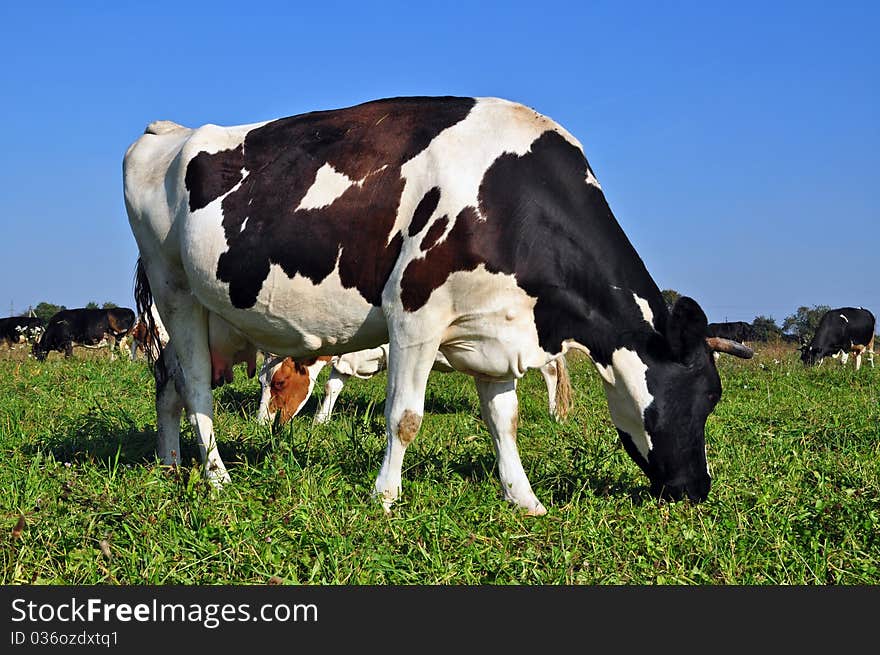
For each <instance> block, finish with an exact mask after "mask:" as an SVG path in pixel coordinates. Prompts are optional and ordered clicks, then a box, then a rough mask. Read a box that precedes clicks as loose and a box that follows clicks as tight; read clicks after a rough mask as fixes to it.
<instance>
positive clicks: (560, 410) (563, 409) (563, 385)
mask: <svg viewBox="0 0 880 655" xmlns="http://www.w3.org/2000/svg"><path fill="white" fill-rule="evenodd" d="M570 411H571V378H570V377H569V375H568V363H567V362H566V361H565V355H562V356H560V357H557V358H556V420H558V421H564V420H565V419H566V417H567V416H568V413H569V412H570Z"/></svg>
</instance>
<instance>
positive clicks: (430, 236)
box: [419, 215, 449, 250]
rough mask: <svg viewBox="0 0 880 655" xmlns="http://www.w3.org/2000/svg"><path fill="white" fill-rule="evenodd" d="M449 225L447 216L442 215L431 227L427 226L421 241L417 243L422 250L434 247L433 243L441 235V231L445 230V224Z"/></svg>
mask: <svg viewBox="0 0 880 655" xmlns="http://www.w3.org/2000/svg"><path fill="white" fill-rule="evenodd" d="M447 225H449V217H448V216H446V215H444V216H441V217H440V218H438V219H437V220H436V221H434V223H433V224H432V225H431V227H429V228H428V231H427V232H425V236H424V237H422V242H421V243H420V244H419V247H420V248H421V249H422V250H430V249H431V248H433V247H434V244H436V243H437V241H439V240H440V237H442V236H443V233H444V232H446V226H447Z"/></svg>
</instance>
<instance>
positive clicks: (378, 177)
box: [125, 97, 629, 356]
mask: <svg viewBox="0 0 880 655" xmlns="http://www.w3.org/2000/svg"><path fill="white" fill-rule="evenodd" d="M153 132H161V133H150V132H149V128H148V133H147V134H145V135H144V136H142V137H141V138H140V139H139V140H138V142H136V143H135V144H134V145H133V146H132V147H131V148H130V149H129V152H128V153H127V154H126V161H125V190H126V203H127V206H128V208H129V216H130V220H131V223H132V229H133V231H134V233H135V236H136V238H137V240H138V245H139V249H140V250H141V253H142V255H144V256H145V260H146V263H147V267H148V269H149V268H150V266H151V264H150V260H151V258H157V257H158V258H159V259H161V260H162V262H163V264H162V265H161V266H154V267H153V268H155V269H157V271H150V270H148V275H149V276H150V277H151V279H152V277H154V276H158V275H166V276H171V277H176V278H177V281H178V282H179V281H182V280H184V279H185V283H186V285H188V286H189V287H190V288H191V289H192V291H193V293H194V294H195V296H196V297H197V298H198V299H199V301H200V302H201V303H202V304H203V305H204V306H205V307H207V308H208V309H209V310H210V311H211V312H213V313H214V314H215V315H217V316H219V317H222V318H223V320H225V321H227V322H228V323H229V324H231V325H232V326H233V327H234V328H235V329H237V330H239V331H240V332H242V333H244V334H246V335H248V338H249V339H250V340H251V341H252V342H253V343H254V344H255V345H256V346H257V347H259V348H261V349H264V350H268V351H272V352H279V353H289V354H292V355H294V356H305V355H309V354H316V353H341V352H350V351H353V350H360V349H363V348H367V347H372V346H376V345H378V344H380V343H383V342H385V341H387V340H388V337H387V327H386V323H385V317H384V316H383V314H382V312H381V310H380V309H379V308H380V306H381V305H382V304H383V302H386V301H387V300H388V299H389V298H394V299H399V300H400V303H401V304H402V305H403V308H404V309H405V311H408V312H411V313H414V312H417V311H419V310H420V309H422V308H423V307H424V306H425V305H426V304H427V302H428V299H429V298H431V297H432V296H434V295H437V296H439V297H442V296H443V289H442V287H443V285H444V284H446V283H447V282H449V284H453V285H458V287H461V286H465V287H466V289H465V291H467V293H460V292H459V290H458V289H457V290H456V292H455V294H454V295H455V297H456V298H458V299H459V301H461V300H462V299H468V298H470V299H472V300H473V302H474V304H475V306H473V307H468V308H465V309H464V314H466V315H467V316H472V315H473V316H476V315H477V314H479V313H480V312H481V311H483V310H482V308H481V306H482V304H483V303H485V302H489V303H490V304H493V307H491V308H490V313H495V314H497V315H498V318H499V321H498V324H499V325H502V326H504V325H505V321H506V320H507V319H505V318H504V316H505V314H504V311H503V309H504V308H503V307H502V306H501V305H502V304H503V302H505V301H506V300H510V299H511V296H512V295H516V294H518V293H519V294H520V295H522V294H521V293H520V291H521V290H520V291H517V290H516V289H515V287H517V286H518V284H519V283H518V282H517V281H515V279H514V277H515V276H518V277H520V278H521V279H523V280H525V281H526V282H531V283H533V284H534V285H536V287H535V288H536V289H537V288H538V287H540V286H541V285H543V287H544V288H546V289H553V288H556V287H557V286H559V285H558V281H557V280H556V279H546V278H547V273H548V271H547V270H544V269H547V268H548V266H549V268H550V269H551V270H549V273H550V276H551V277H553V276H559V275H562V276H564V275H566V273H567V272H566V271H561V270H553V269H554V267H555V268H556V269H562V268H563V267H565V266H566V265H569V266H573V263H572V262H568V260H569V259H571V258H569V257H565V256H563V257H560V256H559V253H558V252H547V250H546V248H550V250H553V249H554V248H555V247H556V246H557V245H558V242H557V241H556V240H554V239H550V238H546V235H547V234H552V232H553V230H554V227H555V226H553V225H548V226H546V230H545V232H546V234H545V233H541V234H524V233H522V229H523V227H522V225H516V224H515V223H514V222H513V221H510V222H509V223H505V221H507V218H509V215H510V214H511V213H514V212H516V211H517V210H518V207H519V206H522V205H524V204H525V205H528V204H529V203H533V204H534V203H540V202H543V201H544V198H541V197H540V194H538V195H533V196H531V197H529V195H528V194H529V193H531V192H532V191H533V190H535V189H537V190H539V191H540V187H541V185H542V184H543V183H544V182H545V181H546V180H542V177H543V178H552V177H554V176H558V175H559V174H560V170H562V173H563V174H564V175H571V176H573V178H577V179H576V182H577V183H578V184H581V185H583V184H584V181H585V179H586V180H589V178H592V171H590V170H589V167H588V165H586V162H585V159H584V157H583V153H582V151H581V149H580V144H579V143H577V141H576V140H575V139H574V138H573V137H571V135H570V134H569V133H568V132H567V131H565V130H564V129H563V128H561V127H560V126H558V125H557V124H556V123H554V122H553V121H551V120H550V119H548V118H546V117H544V116H541V115H540V114H538V113H537V112H535V111H533V110H531V109H529V108H527V107H524V106H523V105H520V104H517V103H512V102H509V101H504V100H499V99H494V98H483V99H473V98H451V97H445V98H393V99H388V100H382V101H376V102H372V103H365V104H364V105H358V106H356V107H351V108H347V109H342V110H335V111H328V112H313V113H310V114H303V115H299V116H293V117H290V118H285V119H279V120H276V121H269V122H267V123H258V124H253V125H247V126H236V127H230V128H222V127H218V126H214V125H208V126H204V127H201V128H198V129H195V130H192V129H188V128H176V127H174V126H173V124H172V126H169V127H167V129H163V130H161V131H160V130H156V129H154V130H153ZM533 150H534V151H535V152H534V156H532V157H531V158H529V157H528V156H527V155H532V154H533V152H532V151H533ZM563 151H564V154H563V156H561V157H560V156H557V153H559V152H563ZM548 163H549V165H550V167H549V169H548V170H544V167H545V166H546V165H547V164H548ZM490 169H491V170H490ZM511 175H512V176H514V179H512V180H511V179H509V178H510V176H511ZM525 179H532V180H534V184H533V185H532V186H531V187H530V188H529V189H528V190H523V191H518V189H519V188H520V187H522V185H523V182H524V180H525ZM592 179H593V181H594V180H595V178H592ZM487 182H488V184H487V185H486V183H487ZM484 185H485V186H484ZM596 186H597V187H598V183H596ZM545 193H546V192H545ZM511 199H512V200H511ZM510 202H512V203H513V204H512V205H511V204H510ZM487 220H489V221H491V222H492V223H493V224H494V226H495V227H490V229H488V230H487V229H484V224H485V223H486V221H487ZM533 227H534V226H530V227H529V229H532V228H533ZM621 235H622V232H621ZM591 236H593V237H594V238H597V239H598V240H601V239H600V237H596V235H591ZM615 236H617V237H618V238H619V236H618V235H615ZM624 239H625V237H624ZM625 243H626V245H627V246H629V243H628V241H626V242H625ZM524 244H528V245H527V247H526V248H523V245H524ZM539 246H541V247H539ZM545 260H547V261H551V262H552V263H551V264H549V265H548V264H547V263H546V261H545ZM579 263H580V262H578V264H579ZM478 268H479V269H482V270H484V271H486V272H487V274H485V275H482V276H474V275H472V276H470V277H469V279H468V280H467V281H466V282H464V281H462V280H459V279H455V274H456V273H459V272H467V273H470V272H473V271H475V270H476V269H478ZM159 269H161V270H159ZM503 277H506V278H507V279H505V280H504V281H503V284H500V285H499V280H500V279H501V278H503ZM153 286H154V287H156V286H157V285H156V283H154V284H153ZM503 288H506V289H507V291H508V292H509V293H508V295H507V296H505V294H504V293H499V290H503ZM383 294H384V295H383ZM157 301H159V302H160V303H161V299H160V298H157ZM517 302H519V304H520V305H521V308H520V309H521V311H520V312H519V313H520V316H521V318H522V319H523V320H531V318H530V317H529V316H528V315H529V314H530V313H531V311H532V307H533V306H534V304H535V303H534V298H532V300H531V301H525V300H522V299H519V300H518V301H517ZM495 305H498V307H495ZM486 315H488V314H486ZM456 318H457V317H455V316H452V315H450V314H449V313H448V312H447V313H446V314H444V315H443V316H442V319H443V320H450V321H455V320H456ZM475 323H476V322H475V321H472V322H471V325H470V327H469V329H472V328H473V327H474V325H475ZM517 329H519V326H517ZM533 340H534V339H533Z"/></svg>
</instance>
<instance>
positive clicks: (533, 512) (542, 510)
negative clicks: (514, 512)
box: [526, 503, 547, 516]
mask: <svg viewBox="0 0 880 655" xmlns="http://www.w3.org/2000/svg"><path fill="white" fill-rule="evenodd" d="M546 513H547V508H546V507H544V506H543V505H542V504H541V503H538V504H537V505H535V506H534V507H532V508H526V516H544V514H546Z"/></svg>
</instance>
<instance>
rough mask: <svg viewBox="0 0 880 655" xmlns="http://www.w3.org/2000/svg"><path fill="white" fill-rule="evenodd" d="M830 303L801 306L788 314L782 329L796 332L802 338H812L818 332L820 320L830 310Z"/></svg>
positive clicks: (792, 332)
mask: <svg viewBox="0 0 880 655" xmlns="http://www.w3.org/2000/svg"><path fill="white" fill-rule="evenodd" d="M830 309H831V307H829V306H828V305H813V307H806V306H801V307H798V308H797V311H796V312H795V313H794V314H791V315H790V316H786V317H785V320H784V321H783V322H782V329H783V331H785V332H790V333H791V334H796V335H797V336H799V337H800V338H801V339H806V340H810V339H812V338H813V335H814V334H815V333H816V328H817V327H818V326H819V321H821V320H822V317H823V316H824V315H825V312H827V311H828V310H830Z"/></svg>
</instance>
